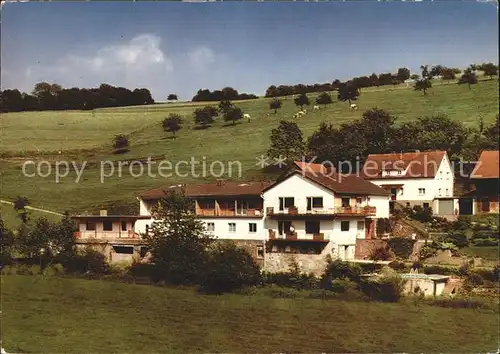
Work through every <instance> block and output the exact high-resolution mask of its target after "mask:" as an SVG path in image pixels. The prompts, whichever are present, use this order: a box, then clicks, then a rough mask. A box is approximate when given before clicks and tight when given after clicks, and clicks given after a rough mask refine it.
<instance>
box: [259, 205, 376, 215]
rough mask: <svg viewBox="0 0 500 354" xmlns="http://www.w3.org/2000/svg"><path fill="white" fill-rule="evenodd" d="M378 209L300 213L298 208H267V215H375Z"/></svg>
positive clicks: (334, 209)
mask: <svg viewBox="0 0 500 354" xmlns="http://www.w3.org/2000/svg"><path fill="white" fill-rule="evenodd" d="M376 213H377V208H376V207H374V206H362V207H334V208H313V209H311V210H306V211H305V212H304V211H299V210H298V209H297V208H288V209H285V210H275V208H274V207H267V208H266V214H267V215H268V216H272V215H366V216H370V215H375V214H376Z"/></svg>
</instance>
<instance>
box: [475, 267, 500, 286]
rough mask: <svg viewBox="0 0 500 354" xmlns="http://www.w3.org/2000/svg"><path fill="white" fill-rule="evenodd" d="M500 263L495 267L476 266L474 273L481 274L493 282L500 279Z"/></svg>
mask: <svg viewBox="0 0 500 354" xmlns="http://www.w3.org/2000/svg"><path fill="white" fill-rule="evenodd" d="M499 272H500V265H496V266H495V267H494V268H493V269H489V268H475V269H474V270H473V271H472V273H473V274H477V275H479V276H480V277H481V278H483V279H484V280H487V281H491V282H498V281H500V274H499Z"/></svg>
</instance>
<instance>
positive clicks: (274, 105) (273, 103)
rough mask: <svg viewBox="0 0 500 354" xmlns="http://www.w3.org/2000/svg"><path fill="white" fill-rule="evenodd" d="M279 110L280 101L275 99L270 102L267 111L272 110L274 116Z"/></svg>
mask: <svg viewBox="0 0 500 354" xmlns="http://www.w3.org/2000/svg"><path fill="white" fill-rule="evenodd" d="M280 108H281V100H278V99H277V98H275V99H274V100H272V101H271V102H269V109H274V114H276V113H278V109H280Z"/></svg>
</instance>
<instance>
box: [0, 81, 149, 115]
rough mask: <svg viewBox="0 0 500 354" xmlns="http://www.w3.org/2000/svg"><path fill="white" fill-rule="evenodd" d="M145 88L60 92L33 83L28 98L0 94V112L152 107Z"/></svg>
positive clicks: (12, 92)
mask: <svg viewBox="0 0 500 354" xmlns="http://www.w3.org/2000/svg"><path fill="white" fill-rule="evenodd" d="M153 103H154V100H153V98H152V96H151V92H150V91H149V90H148V89H145V88H136V89H135V90H133V91H131V90H129V89H127V88H125V87H114V86H111V85H108V84H101V85H100V86H99V87H98V88H90V89H87V88H78V87H73V88H69V89H66V88H63V87H62V86H61V85H58V84H49V83H47V82H40V83H37V84H36V85H35V87H34V89H33V91H32V93H31V94H28V93H25V92H20V91H19V90H17V89H14V90H4V91H1V92H0V111H1V112H22V111H44V110H65V109H82V110H86V109H94V108H103V107H121V106H135V105H144V104H153Z"/></svg>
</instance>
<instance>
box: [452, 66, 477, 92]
mask: <svg viewBox="0 0 500 354" xmlns="http://www.w3.org/2000/svg"><path fill="white" fill-rule="evenodd" d="M457 83H458V84H459V85H463V84H467V85H468V86H469V90H470V89H471V85H474V84H477V77H476V74H474V72H473V70H472V68H470V67H469V68H467V69H466V70H465V71H464V72H463V74H462V76H461V77H460V79H458V82H457Z"/></svg>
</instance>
